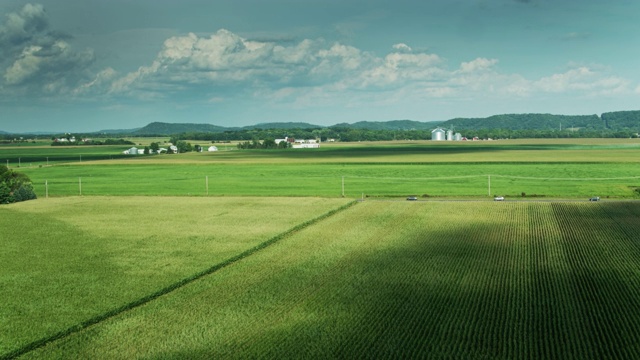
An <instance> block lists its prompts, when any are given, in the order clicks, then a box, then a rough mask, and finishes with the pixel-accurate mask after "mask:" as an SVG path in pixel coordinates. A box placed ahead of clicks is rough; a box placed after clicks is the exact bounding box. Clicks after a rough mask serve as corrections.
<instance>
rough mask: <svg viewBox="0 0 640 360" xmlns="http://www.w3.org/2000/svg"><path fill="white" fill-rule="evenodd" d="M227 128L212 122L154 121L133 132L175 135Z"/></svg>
mask: <svg viewBox="0 0 640 360" xmlns="http://www.w3.org/2000/svg"><path fill="white" fill-rule="evenodd" d="M229 129H232V128H226V127H222V126H217V125H211V124H189V123H184V124H183V123H163V122H152V123H151V124H149V125H147V126H144V127H142V128H140V129H138V130H136V131H134V132H133V134H134V135H173V134H181V133H186V132H223V131H225V130H229Z"/></svg>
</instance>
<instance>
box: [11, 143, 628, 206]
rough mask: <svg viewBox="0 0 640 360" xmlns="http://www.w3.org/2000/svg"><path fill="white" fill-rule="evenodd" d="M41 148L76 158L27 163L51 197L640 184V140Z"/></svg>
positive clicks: (570, 191)
mask: <svg viewBox="0 0 640 360" xmlns="http://www.w3.org/2000/svg"><path fill="white" fill-rule="evenodd" d="M31 150H32V151H34V153H32V154H30V155H29V154H27V153H22V155H20V156H23V159H28V158H29V157H28V156H32V157H39V158H42V156H43V155H44V154H45V152H46V151H59V152H60V153H59V155H60V156H63V157H64V158H65V159H66V161H69V162H67V163H66V164H63V163H53V162H52V163H53V164H55V166H42V167H41V166H31V167H25V166H23V167H22V168H21V169H20V170H21V171H23V172H25V173H26V174H27V175H29V176H30V178H31V179H32V180H33V183H34V186H35V190H36V193H37V195H38V196H39V197H41V198H42V197H45V196H46V195H47V194H48V195H49V196H51V197H60V196H71V195H80V194H82V195H103V196H108V195H145V196H149V195H169V196H205V195H207V192H208V195H211V196H323V197H338V196H342V195H343V190H342V179H343V177H344V179H345V184H344V185H345V186H344V195H345V196H347V197H351V198H359V197H361V196H373V197H386V196H394V197H398V196H407V195H418V196H422V195H428V196H437V197H443V196H447V197H460V196H463V197H465V196H466V197H489V196H491V195H494V194H499V195H505V196H508V197H521V195H522V193H524V194H525V195H527V196H528V197H535V198H537V197H541V196H542V197H554V198H557V197H568V198H584V197H588V196H593V195H597V196H601V197H607V196H609V197H613V198H633V197H636V196H637V194H638V192H636V191H635V189H636V188H639V187H640V162H638V155H639V154H640V143H638V141H637V139H622V140H619V139H580V140H555V141H552V140H546V141H543V140H537V141H533V140H531V141H524V140H522V141H494V142H489V141H484V142H458V143H448V142H440V143H437V142H383V143H349V144H340V143H339V144H325V145H323V147H321V148H320V149H317V150H309V149H301V150H294V149H289V150H275V151H219V152H215V153H186V154H178V155H160V156H128V157H121V158H118V159H114V160H106V161H105V160H100V161H94V160H91V159H92V158H91V156H93V158H94V159H105V157H106V156H107V152H109V151H115V150H116V148H115V147H114V148H111V149H109V148H106V147H98V146H96V147H77V148H40V149H31ZM83 150H86V151H93V153H92V154H86V153H85V154H82V156H83V159H84V160H83V161H82V162H80V161H79V156H80V155H81V154H80V152H81V151H83ZM38 151H40V152H41V153H37V152H38ZM118 151H119V150H118ZM0 154H4V155H5V156H7V157H12V159H13V160H12V161H13V162H15V160H17V156H18V155H19V154H18V153H17V152H16V150H15V149H6V148H5V149H0ZM109 156H115V155H109ZM117 156H120V155H117ZM76 158H77V160H76ZM34 159H35V158H34ZM489 176H491V184H489ZM207 177H208V188H207V186H206V182H207V180H206V179H207ZM45 184H46V185H47V186H45ZM489 185H491V188H489ZM207 190H208V191H207Z"/></svg>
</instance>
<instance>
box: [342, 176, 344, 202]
mask: <svg viewBox="0 0 640 360" xmlns="http://www.w3.org/2000/svg"><path fill="white" fill-rule="evenodd" d="M342 197H344V176H343V177H342Z"/></svg>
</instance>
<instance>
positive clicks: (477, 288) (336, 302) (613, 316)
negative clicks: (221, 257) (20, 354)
mask: <svg viewBox="0 0 640 360" xmlns="http://www.w3.org/2000/svg"><path fill="white" fill-rule="evenodd" d="M639 217H640V204H638V203H636V202H603V203H588V202H583V203H526V202H524V203H489V202H464V203H462V202H379V201H367V202H364V203H360V204H358V205H356V206H354V207H351V208H349V209H348V210H346V211H343V212H341V213H340V214H337V215H335V216H332V217H330V218H327V219H325V220H323V221H322V222H321V223H318V224H316V225H314V226H311V227H309V228H306V229H305V230H302V231H300V232H298V233H295V234H293V235H292V236H290V237H288V238H285V239H283V240H281V241H279V242H277V243H276V244H274V245H273V246H270V247H269V248H266V249H264V250H262V251H260V252H258V253H255V254H254V255H252V256H251V257H249V258H246V259H244V260H242V261H239V262H237V263H235V264H233V265H232V266H229V267H226V268H224V269H221V270H220V271H218V272H216V273H213V274H211V275H209V276H207V277H205V278H202V279H200V280H199V281H197V282H194V283H192V284H190V285H188V286H185V287H183V288H181V289H179V290H177V291H175V292H173V293H171V294H168V295H167V296H164V297H162V298H158V299H156V300H155V301H153V302H151V303H148V304H146V305H144V306H142V307H139V308H136V309H134V310H132V311H129V312H126V313H123V314H121V315H119V316H117V317H114V318H111V319H108V320H107V321H105V322H103V323H100V324H97V325H95V326H93V327H91V328H88V329H85V330H84V331H82V332H79V333H75V334H73V335H71V336H69V337H66V338H64V339H61V340H60V341H57V342H55V343H51V344H49V345H48V346H46V347H43V348H40V349H38V350H36V351H34V352H32V353H29V354H27V356H26V358H34V359H38V358H63V357H65V358H69V357H72V358H147V359H148V358H164V359H179V358H190V359H198V358H201V359H209V358H239V359H240V358H354V357H357V358H411V357H412V358H420V357H433V358H491V359H514V358H575V359H602V358H638V357H639V356H640V345H639V344H640V332H638V326H637V324H638V323H640V314H639V313H638V312H637V311H636V309H637V308H638V307H639V306H640V280H639V279H640V277H639V275H640V245H639V244H638V242H637V234H638V233H639V231H640V221H638V218H639Z"/></svg>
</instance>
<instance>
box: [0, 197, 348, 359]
mask: <svg viewBox="0 0 640 360" xmlns="http://www.w3.org/2000/svg"><path fill="white" fill-rule="evenodd" d="M357 203H359V201H358V200H352V201H350V202H349V203H347V204H345V205H342V206H340V207H337V208H335V209H333V210H330V211H328V212H326V213H324V214H321V215H319V216H317V217H315V218H313V219H310V220H307V221H305V222H302V223H300V224H298V225H296V226H294V227H292V228H290V229H289V230H286V231H284V232H282V233H280V234H277V235H275V236H273V237H271V238H270V239H268V240H266V241H264V242H262V243H260V244H258V245H256V246H254V247H252V248H249V249H248V250H245V251H243V252H241V253H240V254H238V255H235V256H233V257H231V258H229V259H227V260H224V261H222V262H220V263H217V264H215V265H213V266H211V267H209V268H208V269H205V270H203V271H200V272H198V273H196V274H194V275H191V276H189V277H186V278H184V279H182V280H179V281H177V282H175V283H173V284H170V285H168V286H166V287H164V288H162V289H160V290H158V291H156V292H154V293H151V294H149V295H146V296H144V297H142V298H140V299H138V300H134V301H132V302H130V303H128V304H125V305H123V306H120V307H117V308H115V309H112V310H109V311H107V312H105V313H102V314H100V315H97V316H94V317H92V318H90V319H88V320H85V321H83V322H81V323H79V324H76V325H73V326H71V327H69V328H67V329H65V330H62V331H60V332H57V333H55V334H53V335H51V336H47V337H44V338H42V339H39V340H36V341H33V342H31V343H29V344H27V345H25V346H23V347H21V348H18V349H16V350H13V351H11V352H8V353H6V354H0V360H8V359H15V358H17V357H19V356H22V355H25V354H27V353H29V352H31V351H33V350H36V349H39V348H41V347H44V346H45V345H47V344H49V343H51V342H54V341H57V340H60V339H63V338H65V337H67V336H70V335H73V334H75V333H78V332H80V331H82V330H84V329H86V328H88V327H90V326H93V325H97V324H99V323H101V322H103V321H106V320H108V319H110V318H113V317H115V316H118V315H120V314H122V313H124V312H126V311H129V310H133V309H135V308H137V307H140V306H142V305H145V304H147V303H149V302H151V301H153V300H155V299H157V298H159V297H161V296H163V295H167V294H169V293H171V292H173V291H175V290H178V289H180V288H182V287H184V286H186V285H189V284H191V283H192V282H195V281H197V280H199V279H201V278H203V277H205V276H208V275H211V274H213V273H215V272H216V271H218V270H221V269H223V268H225V267H227V266H230V265H233V264H234V263H236V262H238V261H240V260H243V259H245V258H247V257H249V256H251V255H253V254H255V253H256V252H258V251H260V250H262V249H265V248H267V247H269V246H271V245H273V244H275V243H277V242H278V241H280V240H283V239H285V238H288V237H290V236H291V235H293V234H295V233H297V232H299V231H301V230H303V229H305V228H307V227H309V226H311V225H314V224H316V223H318V222H320V221H322V220H324V219H327V218H329V217H331V216H333V215H335V214H337V213H339V212H342V211H344V210H346V209H348V208H350V207H352V206H354V205H355V204H357Z"/></svg>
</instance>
